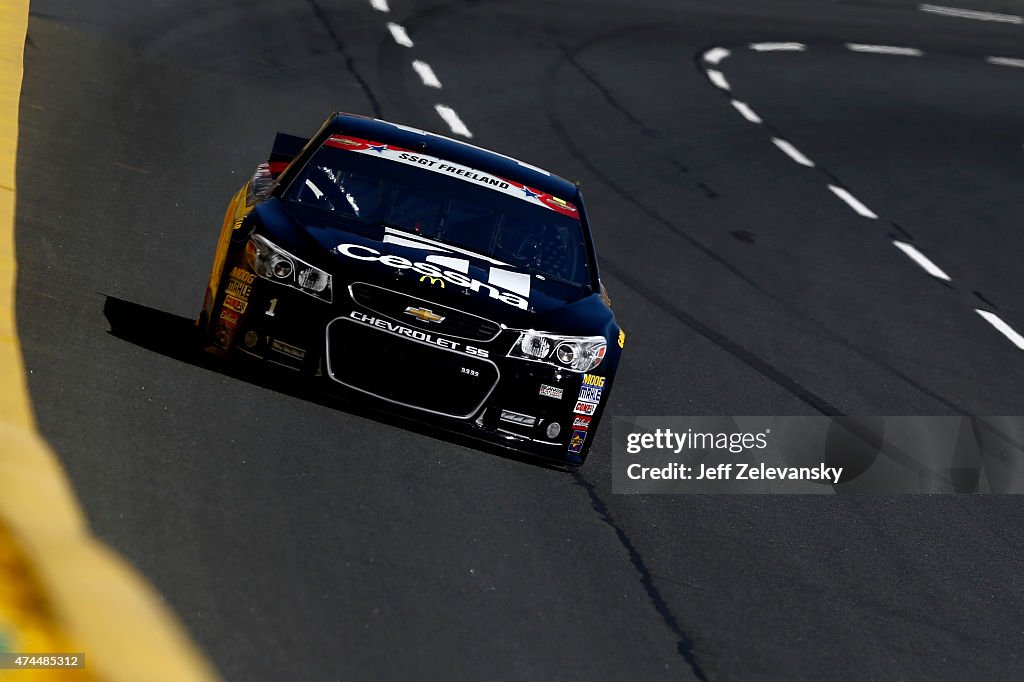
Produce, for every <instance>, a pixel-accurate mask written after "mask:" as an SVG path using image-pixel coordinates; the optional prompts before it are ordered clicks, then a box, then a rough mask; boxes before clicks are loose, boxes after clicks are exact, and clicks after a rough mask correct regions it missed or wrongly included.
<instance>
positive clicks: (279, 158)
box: [267, 133, 309, 178]
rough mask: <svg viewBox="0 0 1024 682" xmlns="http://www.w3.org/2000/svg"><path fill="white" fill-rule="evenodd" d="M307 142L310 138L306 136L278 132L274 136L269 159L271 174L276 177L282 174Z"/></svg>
mask: <svg viewBox="0 0 1024 682" xmlns="http://www.w3.org/2000/svg"><path fill="white" fill-rule="evenodd" d="M307 142H309V140H308V139H307V138H305V137H299V136H298V135H289V134H287V133H278V134H277V136H276V137H275V138H274V147H273V149H271V150H270V158H269V159H267V162H268V164H269V166H270V174H271V175H272V176H273V177H274V178H276V177H277V176H278V175H280V174H281V173H282V171H284V169H285V168H287V167H288V164H289V163H291V160H292V159H294V158H295V157H296V156H298V154H299V152H301V151H302V148H303V147H305V146H306V143H307Z"/></svg>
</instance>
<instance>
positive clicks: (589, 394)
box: [580, 386, 604, 403]
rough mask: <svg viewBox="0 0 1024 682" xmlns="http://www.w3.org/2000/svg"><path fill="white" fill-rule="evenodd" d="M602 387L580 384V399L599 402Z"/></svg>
mask: <svg viewBox="0 0 1024 682" xmlns="http://www.w3.org/2000/svg"><path fill="white" fill-rule="evenodd" d="M603 390H604V389H603V388H598V387H596V386H580V400H586V401H587V402H590V403H599V402H601V392H602V391H603Z"/></svg>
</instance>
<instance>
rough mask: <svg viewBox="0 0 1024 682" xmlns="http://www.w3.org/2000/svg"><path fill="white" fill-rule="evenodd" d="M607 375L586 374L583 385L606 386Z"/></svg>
mask: <svg viewBox="0 0 1024 682" xmlns="http://www.w3.org/2000/svg"><path fill="white" fill-rule="evenodd" d="M604 380H605V377H602V376H598V375H596V374H584V375H583V385H584V386H597V387H598V388H604Z"/></svg>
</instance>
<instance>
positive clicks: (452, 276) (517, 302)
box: [336, 244, 530, 310]
mask: <svg viewBox="0 0 1024 682" xmlns="http://www.w3.org/2000/svg"><path fill="white" fill-rule="evenodd" d="M336 250H337V252H338V253H340V254H341V255H343V256H347V257H349V258H354V259H356V260H363V261H377V262H378V263H381V264H383V265H386V266H388V267H389V268H395V269H396V270H409V269H411V270H413V271H415V272H418V273H419V274H420V275H422V276H421V277H420V281H421V282H423V281H429V282H430V283H431V284H433V283H434V282H435V280H439V283H440V284H441V286H442V287H443V286H444V284H445V282H447V283H448V284H454V285H455V286H457V287H462V288H463V289H469V290H470V291H476V292H480V291H483V290H486V291H487V295H488V296H490V297H491V298H493V299H497V300H499V301H501V302H502V303H506V304H508V305H510V306H515V307H516V308H520V309H522V310H527V309H528V308H529V307H530V303H529V301H528V300H527V299H526V298H524V297H523V296H520V295H519V294H516V293H513V292H512V291H509V290H508V289H507V288H506V287H507V286H509V284H508V283H509V282H510V281H516V280H514V279H510V277H512V278H514V277H523V278H525V280H526V283H527V287H528V286H529V275H525V274H523V275H520V274H519V273H513V272H510V271H501V270H496V269H493V268H492V270H491V275H490V282H481V281H480V280H478V279H473V278H472V277H470V276H469V275H466V274H464V273H461V272H456V271H455V270H451V269H443V268H444V266H443V265H437V264H435V263H425V262H418V263H414V262H412V261H411V260H409V259H408V258H403V257H402V256H396V255H393V254H389V253H386V254H383V255H382V254H381V252H380V251H378V250H377V249H374V248H371V247H369V246H363V245H361V244H339V245H338V246H337V249H336ZM430 257H431V256H427V258H430ZM503 285H504V286H503ZM523 293H524V294H528V293H529V288H526V289H525V290H524V292H523Z"/></svg>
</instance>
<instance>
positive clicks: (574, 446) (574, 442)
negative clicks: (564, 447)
mask: <svg viewBox="0 0 1024 682" xmlns="http://www.w3.org/2000/svg"><path fill="white" fill-rule="evenodd" d="M586 440H587V432H586V431H580V430H578V429H577V430H574V431H573V432H572V438H570V439H569V452H575V453H577V454H578V453H579V451H580V450H582V449H583V443H584V442H586Z"/></svg>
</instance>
